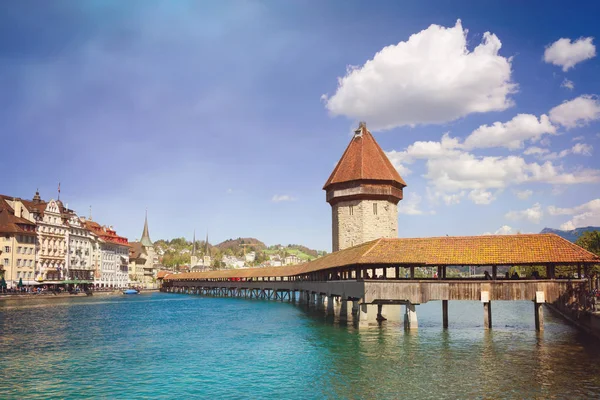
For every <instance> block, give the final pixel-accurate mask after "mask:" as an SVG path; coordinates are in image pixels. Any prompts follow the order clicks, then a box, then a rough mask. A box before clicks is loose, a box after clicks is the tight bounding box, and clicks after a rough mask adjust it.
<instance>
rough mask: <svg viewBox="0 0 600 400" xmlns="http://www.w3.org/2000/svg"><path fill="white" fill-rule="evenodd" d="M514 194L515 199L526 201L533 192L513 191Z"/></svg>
mask: <svg viewBox="0 0 600 400" xmlns="http://www.w3.org/2000/svg"><path fill="white" fill-rule="evenodd" d="M515 194H516V195H517V197H518V198H519V199H521V200H527V199H528V198H530V197H531V195H533V190H529V189H527V190H515Z"/></svg>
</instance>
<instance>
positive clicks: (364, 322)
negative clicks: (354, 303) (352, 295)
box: [356, 303, 378, 327]
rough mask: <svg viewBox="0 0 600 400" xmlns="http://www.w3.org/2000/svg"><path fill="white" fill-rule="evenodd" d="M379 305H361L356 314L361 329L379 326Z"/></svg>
mask: <svg viewBox="0 0 600 400" xmlns="http://www.w3.org/2000/svg"><path fill="white" fill-rule="evenodd" d="M377 310H378V305H377V304H367V303H361V304H360V306H359V307H358V312H357V313H356V321H357V322H358V326H359V327H367V326H369V325H376V324H377Z"/></svg>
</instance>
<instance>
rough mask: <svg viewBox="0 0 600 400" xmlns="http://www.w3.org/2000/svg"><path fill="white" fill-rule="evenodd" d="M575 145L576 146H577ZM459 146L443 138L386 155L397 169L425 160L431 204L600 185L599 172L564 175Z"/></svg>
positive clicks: (561, 171) (482, 200)
mask: <svg viewBox="0 0 600 400" xmlns="http://www.w3.org/2000/svg"><path fill="white" fill-rule="evenodd" d="M576 145H579V143H577V144H576ZM455 146H459V147H460V144H459V143H458V142H457V140H456V139H453V138H450V137H449V136H448V135H444V137H443V138H442V141H441V142H415V143H414V144H413V145H410V146H408V147H407V149H406V150H405V151H401V152H389V153H388V155H390V157H391V158H392V159H393V160H394V164H395V165H396V166H398V165H400V166H402V167H403V165H402V164H400V162H403V163H413V162H415V160H417V159H425V160H426V163H425V165H426V169H427V172H426V174H425V175H423V176H424V177H425V178H426V179H427V180H428V181H429V182H428V183H429V184H430V185H431V190H430V194H429V195H428V197H429V199H430V201H431V202H432V203H435V202H436V200H440V199H441V200H443V201H444V202H445V203H446V204H456V203H458V202H460V200H461V199H462V197H464V193H460V192H461V191H467V190H468V191H475V190H478V191H476V192H472V193H471V192H469V199H470V200H471V201H473V202H476V203H478V204H486V202H488V203H489V202H491V201H493V200H494V199H495V197H494V196H493V195H491V194H488V193H486V192H489V190H490V189H496V190H502V189H504V188H506V187H509V186H516V185H521V184H526V183H548V184H552V185H572V184H582V183H596V182H600V170H594V169H576V170H574V171H572V172H567V171H565V170H564V168H563V167H562V166H560V165H554V164H552V162H550V161H546V162H544V163H543V164H540V163H537V162H532V163H527V162H526V161H525V160H524V159H523V158H522V157H519V156H507V157H490V156H486V157H479V156H476V155H474V154H472V153H468V152H465V151H461V150H458V149H456V148H454V147H455ZM574 147H575V150H573V149H569V150H568V152H569V153H574V152H578V153H581V154H585V152H586V150H590V148H589V147H587V145H584V146H577V147H576V146H574ZM547 152H548V151H547V150H545V149H539V148H529V149H527V150H526V151H525V153H526V154H538V155H539V154H542V155H543V154H546V153H547Z"/></svg>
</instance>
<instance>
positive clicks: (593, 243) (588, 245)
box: [575, 231, 600, 256]
mask: <svg viewBox="0 0 600 400" xmlns="http://www.w3.org/2000/svg"><path fill="white" fill-rule="evenodd" d="M575 244H576V245H578V246H581V247H583V248H584V249H586V250H587V251H589V252H590V253H594V254H596V255H599V256H600V231H587V232H583V234H582V235H581V236H579V239H577V241H576V242H575Z"/></svg>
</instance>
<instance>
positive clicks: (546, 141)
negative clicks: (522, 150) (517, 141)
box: [540, 136, 552, 147]
mask: <svg viewBox="0 0 600 400" xmlns="http://www.w3.org/2000/svg"><path fill="white" fill-rule="evenodd" d="M550 143H552V141H551V140H550V138H549V137H548V136H546V137H545V138H543V139H542V140H540V146H545V147H548V146H550Z"/></svg>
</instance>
